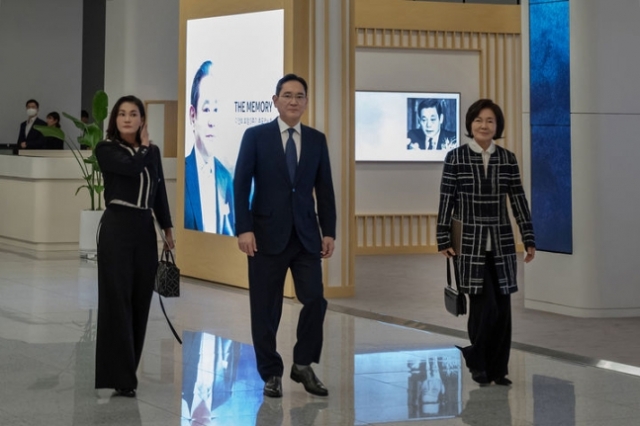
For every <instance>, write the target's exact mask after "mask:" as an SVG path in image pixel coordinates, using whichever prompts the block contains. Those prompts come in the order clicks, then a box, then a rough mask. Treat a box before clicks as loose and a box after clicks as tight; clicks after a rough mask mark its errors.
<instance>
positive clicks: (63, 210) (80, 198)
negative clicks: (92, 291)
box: [0, 150, 176, 256]
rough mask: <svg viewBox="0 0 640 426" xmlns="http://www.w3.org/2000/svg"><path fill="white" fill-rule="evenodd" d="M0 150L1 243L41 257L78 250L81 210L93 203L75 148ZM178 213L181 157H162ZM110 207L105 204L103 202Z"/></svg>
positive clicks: (169, 193) (167, 182)
mask: <svg viewBox="0 0 640 426" xmlns="http://www.w3.org/2000/svg"><path fill="white" fill-rule="evenodd" d="M20 154H21V155H0V199H1V200H2V203H0V218H1V219H0V244H3V245H5V246H11V247H13V248H15V249H16V250H17V251H22V252H27V253H30V254H33V255H36V256H40V255H43V254H45V255H46V254H54V253H63V252H72V251H76V252H77V250H78V240H79V224H80V211H81V210H83V209H87V208H89V207H90V205H91V204H90V199H89V193H88V192H87V191H86V189H82V190H80V192H79V193H78V195H74V194H75V193H76V189H77V188H78V187H79V186H81V185H83V184H84V183H85V181H84V180H83V179H82V174H81V172H80V168H79V166H78V163H77V162H76V159H75V158H74V157H73V155H72V152H71V151H69V150H59V151H46V150H37V151H36V150H33V151H20ZM162 165H163V168H164V174H165V180H166V184H167V192H168V197H169V204H170V207H171V212H172V216H174V217H175V211H176V210H175V199H176V195H175V194H176V160H175V158H165V159H163V160H162ZM103 206H104V203H103Z"/></svg>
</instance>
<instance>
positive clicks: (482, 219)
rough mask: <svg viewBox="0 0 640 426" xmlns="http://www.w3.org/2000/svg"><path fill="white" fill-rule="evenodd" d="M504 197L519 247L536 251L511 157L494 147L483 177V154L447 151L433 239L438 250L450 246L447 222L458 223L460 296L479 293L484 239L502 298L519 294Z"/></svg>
mask: <svg viewBox="0 0 640 426" xmlns="http://www.w3.org/2000/svg"><path fill="white" fill-rule="evenodd" d="M507 195H508V196H509V200H510V201H511V210H512V212H513V215H514V216H515V219H516V223H517V224H518V227H519V228H520V233H521V234H522V240H523V243H524V246H525V247H526V248H529V247H535V237H534V234H533V225H532V223H531V213H530V212H529V206H528V205H527V199H526V196H525V194H524V189H523V188H522V183H521V180H520V170H519V168H518V163H517V161H516V157H515V155H514V154H513V153H512V152H511V151H508V150H506V149H504V148H502V147H500V146H498V145H496V150H495V151H494V153H493V154H491V157H490V158H489V165H488V167H487V173H486V174H485V171H484V164H483V162H482V154H480V153H477V152H475V151H473V150H472V149H471V148H470V147H469V145H468V144H465V145H463V146H461V147H459V148H456V149H454V150H451V151H449V153H448V154H447V157H446V158H445V162H444V170H443V172H442V182H441V185H440V207H439V209H438V225H437V230H436V235H437V240H438V250H440V251H441V250H445V249H447V248H449V247H451V236H450V231H451V218H452V217H453V218H455V219H458V220H461V221H462V245H461V253H456V254H457V256H456V257H455V261H456V267H457V269H458V277H459V278H458V279H459V283H458V284H459V286H460V290H461V291H462V292H463V293H468V294H480V293H482V284H483V279H484V265H485V251H486V246H487V235H489V234H491V250H492V251H493V254H494V257H495V262H496V269H497V273H498V283H499V285H500V291H501V293H502V294H511V293H514V292H516V291H518V286H517V283H516V275H517V274H516V265H517V260H516V246H515V241H514V237H513V230H512V229H511V222H510V220H509V215H508V213H507V202H506V198H507Z"/></svg>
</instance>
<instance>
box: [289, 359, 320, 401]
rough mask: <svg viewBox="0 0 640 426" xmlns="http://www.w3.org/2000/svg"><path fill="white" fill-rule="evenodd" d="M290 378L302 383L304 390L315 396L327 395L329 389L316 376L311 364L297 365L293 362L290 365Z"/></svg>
mask: <svg viewBox="0 0 640 426" xmlns="http://www.w3.org/2000/svg"><path fill="white" fill-rule="evenodd" d="M291 380H293V381H294V382H296V383H302V385H303V386H304V390H306V391H307V392H309V393H310V394H313V395H317V396H327V395H329V391H328V390H327V388H326V387H325V385H324V384H322V382H321V381H320V379H318V378H317V377H316V374H315V373H314V372H313V369H312V368H311V366H308V365H307V366H304V367H298V366H297V365H296V364H293V366H292V367H291Z"/></svg>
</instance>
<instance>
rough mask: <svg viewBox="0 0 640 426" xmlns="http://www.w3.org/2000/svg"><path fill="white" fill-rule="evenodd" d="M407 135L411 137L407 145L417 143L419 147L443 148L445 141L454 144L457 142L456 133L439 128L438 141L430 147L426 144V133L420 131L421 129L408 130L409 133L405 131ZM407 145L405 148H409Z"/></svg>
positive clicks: (445, 144)
mask: <svg viewBox="0 0 640 426" xmlns="http://www.w3.org/2000/svg"><path fill="white" fill-rule="evenodd" d="M407 137H408V138H409V139H411V142H409V145H411V144H412V143H417V144H418V148H420V149H432V150H433V149H436V150H437V149H444V148H445V147H446V146H447V141H448V142H449V144H455V143H456V142H457V138H456V134H455V133H454V132H450V131H448V130H445V129H440V135H439V136H438V143H437V144H436V145H435V146H434V147H431V148H429V147H428V146H427V135H426V134H425V133H424V132H423V131H422V129H413V130H409V133H407ZM409 145H407V149H409Z"/></svg>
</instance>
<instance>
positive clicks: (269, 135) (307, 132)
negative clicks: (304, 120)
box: [234, 119, 336, 254]
mask: <svg viewBox="0 0 640 426" xmlns="http://www.w3.org/2000/svg"><path fill="white" fill-rule="evenodd" d="M300 136H301V139H300V159H299V161H298V168H297V171H296V177H295V181H294V182H292V181H291V178H290V177H289V172H288V169H287V163H286V158H285V153H284V148H283V146H282V136H281V134H280V127H279V126H278V121H277V119H276V120H274V121H272V122H270V123H265V124H261V125H259V126H255V127H251V128H249V129H247V131H246V132H245V133H244V136H243V137H242V143H241V145H240V153H239V154H238V161H237V163H236V170H235V176H234V192H235V212H236V233H237V234H238V235H240V234H242V233H244V232H250V231H251V232H253V233H254V234H255V238H256V245H257V247H258V250H259V251H260V252H262V253H265V254H279V253H281V252H282V251H283V250H284V249H285V247H286V246H287V243H288V242H289V239H290V237H291V232H296V233H297V236H298V238H299V239H300V242H301V243H302V244H303V246H304V248H305V249H306V250H307V251H308V252H310V253H320V251H321V250H322V237H321V235H320V230H321V231H322V236H328V237H332V238H335V236H336V205H335V195H334V192H333V181H332V178H331V166H330V164H329V149H328V147H327V140H326V137H325V135H324V134H323V133H321V132H319V131H317V130H315V129H313V128H311V127H308V126H305V125H302V126H301V135H300ZM252 180H253V182H254V193H253V198H252V201H251V202H250V199H251V198H250V197H251V183H252ZM314 191H315V199H314ZM316 207H317V213H316ZM318 225H319V227H318Z"/></svg>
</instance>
